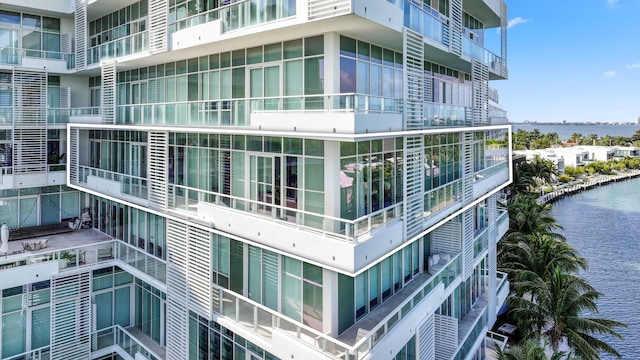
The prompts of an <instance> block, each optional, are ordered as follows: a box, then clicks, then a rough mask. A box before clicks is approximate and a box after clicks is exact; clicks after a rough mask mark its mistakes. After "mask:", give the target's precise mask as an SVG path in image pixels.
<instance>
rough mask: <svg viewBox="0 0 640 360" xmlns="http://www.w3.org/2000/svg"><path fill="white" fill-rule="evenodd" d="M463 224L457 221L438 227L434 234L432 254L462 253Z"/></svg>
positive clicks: (432, 237)
mask: <svg viewBox="0 0 640 360" xmlns="http://www.w3.org/2000/svg"><path fill="white" fill-rule="evenodd" d="M461 239H462V224H461V223H459V222H456V221H447V222H446V223H444V224H442V225H440V226H438V227H437V228H436V229H435V230H433V232H432V236H431V252H432V253H434V254H435V253H445V254H457V253H459V252H460V251H462V248H461V245H460V244H461V243H462V241H461Z"/></svg>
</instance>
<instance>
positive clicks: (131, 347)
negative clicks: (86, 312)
mask: <svg viewBox="0 0 640 360" xmlns="http://www.w3.org/2000/svg"><path fill="white" fill-rule="evenodd" d="M91 338H92V341H91V351H98V350H102V349H106V348H108V347H110V346H118V347H119V348H120V349H122V350H124V351H125V352H126V353H127V354H129V356H130V357H131V358H132V359H134V358H135V359H138V358H139V356H142V357H143V358H144V359H148V360H162V359H164V357H162V356H160V355H158V354H156V353H154V352H153V350H151V349H149V348H148V347H147V346H145V345H144V344H143V343H142V342H141V341H139V340H138V339H136V337H135V336H133V335H132V334H131V333H130V332H129V331H127V330H126V329H124V328H123V327H121V326H120V325H114V326H111V327H108V328H105V329H102V330H98V331H96V332H94V333H93V334H91ZM137 354H139V355H137Z"/></svg>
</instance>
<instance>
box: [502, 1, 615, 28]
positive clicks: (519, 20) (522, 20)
mask: <svg viewBox="0 0 640 360" xmlns="http://www.w3.org/2000/svg"><path fill="white" fill-rule="evenodd" d="M609 1H611V0H609ZM528 22H529V20H528V19H525V18H523V17H520V16H518V17H517V18H513V19H511V20H509V23H508V24H507V28H512V27H514V26H516V25H519V24H524V23H528Z"/></svg>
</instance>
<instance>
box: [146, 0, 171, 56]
mask: <svg viewBox="0 0 640 360" xmlns="http://www.w3.org/2000/svg"><path fill="white" fill-rule="evenodd" d="M168 16H169V2H168V1H166V0H149V50H150V51H151V52H152V53H159V52H164V51H167V50H168V40H167V37H168V26H169V24H168Z"/></svg>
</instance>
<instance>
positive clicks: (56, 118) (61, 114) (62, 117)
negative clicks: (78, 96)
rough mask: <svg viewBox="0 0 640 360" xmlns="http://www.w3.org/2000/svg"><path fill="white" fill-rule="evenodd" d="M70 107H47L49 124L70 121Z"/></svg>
mask: <svg viewBox="0 0 640 360" xmlns="http://www.w3.org/2000/svg"><path fill="white" fill-rule="evenodd" d="M69 112H70V109H68V108H47V123H48V124H66V123H68V122H69Z"/></svg>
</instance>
